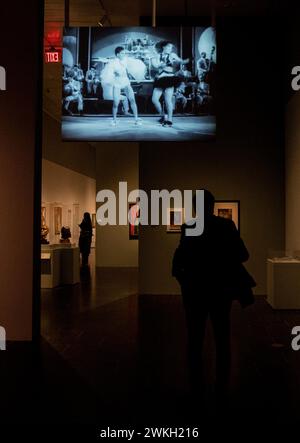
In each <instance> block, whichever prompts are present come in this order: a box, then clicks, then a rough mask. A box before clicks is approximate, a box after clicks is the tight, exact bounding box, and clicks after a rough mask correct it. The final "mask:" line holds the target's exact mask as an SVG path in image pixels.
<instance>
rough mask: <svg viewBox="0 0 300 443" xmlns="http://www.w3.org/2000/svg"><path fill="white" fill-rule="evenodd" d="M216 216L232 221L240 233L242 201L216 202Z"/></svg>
mask: <svg viewBox="0 0 300 443" xmlns="http://www.w3.org/2000/svg"><path fill="white" fill-rule="evenodd" d="M214 214H215V215H216V216H217V217H223V218H227V219H229V220H232V221H233V222H234V224H235V226H236V228H237V230H238V231H240V201H239V200H216V201H215V208H214Z"/></svg>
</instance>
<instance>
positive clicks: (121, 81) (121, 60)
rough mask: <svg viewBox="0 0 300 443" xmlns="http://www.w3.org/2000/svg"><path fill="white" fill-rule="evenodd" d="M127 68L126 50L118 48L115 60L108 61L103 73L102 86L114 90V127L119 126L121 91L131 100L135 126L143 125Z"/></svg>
mask: <svg viewBox="0 0 300 443" xmlns="http://www.w3.org/2000/svg"><path fill="white" fill-rule="evenodd" d="M127 67H128V63H127V58H126V54H125V49H124V48H123V47H122V46H118V47H117V48H116V49H115V58H113V59H111V60H109V61H108V63H107V64H106V65H105V67H104V69H103V71H102V73H101V82H102V84H103V83H104V84H109V85H111V86H112V88H113V90H112V96H113V108H112V114H113V121H112V125H113V126H115V125H116V124H117V113H118V107H119V103H120V100H121V96H122V94H121V91H124V94H125V95H126V97H127V98H128V100H129V103H130V106H131V109H132V112H133V115H134V120H135V124H136V125H140V124H141V120H140V119H139V118H138V109H137V105H136V101H135V96H134V92H133V89H132V87H131V84H130V80H129V77H128V70H127Z"/></svg>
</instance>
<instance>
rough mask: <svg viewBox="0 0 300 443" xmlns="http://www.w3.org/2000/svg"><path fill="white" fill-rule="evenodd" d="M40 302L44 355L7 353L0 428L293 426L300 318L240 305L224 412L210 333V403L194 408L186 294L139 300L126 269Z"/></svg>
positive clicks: (102, 272)
mask: <svg viewBox="0 0 300 443" xmlns="http://www.w3.org/2000/svg"><path fill="white" fill-rule="evenodd" d="M41 296H42V335H43V338H42V341H41V345H40V347H39V348H38V347H37V348H33V347H32V346H30V345H25V344H24V345H21V344H8V351H7V352H2V353H1V354H0V357H1V360H0V361H1V373H2V376H3V379H2V381H3V383H2V386H1V407H0V413H1V414H2V415H1V418H2V420H1V423H2V424H4V423H24V424H37V423H39V424H48V425H49V424H51V426H52V427H53V426H54V425H57V424H59V423H60V424H64V425H69V426H72V425H74V424H77V425H79V424H90V430H91V431H92V437H95V434H93V433H94V432H96V431H97V429H98V430H99V429H100V428H101V427H103V426H105V425H108V424H110V425H111V426H113V425H114V424H115V425H116V426H118V427H121V426H122V425H125V426H128V425H130V426H142V425H146V426H154V425H156V426H157V425H161V426H173V427H175V426H187V425H188V424H191V425H195V426H198V425H200V426H201V427H202V428H201V429H203V427H204V426H207V427H208V428H209V429H211V430H212V429H214V428H215V423H218V424H220V423H222V426H226V427H227V429H228V430H229V431H230V432H231V430H233V429H236V427H237V424H244V425H245V426H246V429H247V428H248V427H249V430H250V429H251V430H254V429H257V430H258V429H259V427H260V426H262V425H264V426H265V427H267V428H268V427H269V426H271V427H272V429H273V430H274V429H276V428H277V427H278V426H281V425H283V426H286V425H287V424H288V423H289V424H291V425H292V423H293V422H295V423H296V421H295V420H297V412H298V411H300V406H299V405H300V400H299V399H300V352H299V353H297V352H295V351H292V349H291V345H290V343H291V329H292V328H293V327H294V326H295V325H300V312H299V311H285V312H284V311H273V310H272V308H271V307H270V306H269V305H268V304H267V302H266V301H265V299H264V297H257V301H256V303H255V305H254V306H252V307H249V308H247V309H245V310H242V309H241V308H240V307H239V305H238V304H234V307H233V312H232V321H233V329H232V346H233V370H232V383H231V394H230V398H229V400H228V402H227V403H226V405H222V408H221V409H220V408H219V409H218V405H217V404H216V403H215V400H214V395H213V372H214V371H213V369H214V350H213V342H212V334H211V331H210V328H208V331H207V340H206V347H205V351H206V352H205V355H206V363H207V364H206V377H207V393H206V397H205V399H204V400H201V399H199V402H198V401H196V403H192V402H191V401H190V397H189V395H188V385H187V373H186V365H185V359H186V351H185V342H186V333H185V325H184V316H183V310H182V305H181V298H180V297H179V296H176V295H173V296H172V295H170V296H166V295H162V296H138V295H137V270H136V269H128V268H127V269H119V270H117V269H115V270H114V269H97V271H95V270H93V271H92V274H91V276H89V273H88V272H84V273H82V283H81V285H76V286H73V287H68V288H67V287H65V288H57V289H54V290H43V291H42V294H41ZM28 399H30V401H29V400H28ZM274 426H275V428H274ZM72 430H73V431H74V426H73V427H72ZM247 432H248V431H247ZM55 441H56V440H55ZM82 441H83V440H82ZM86 441H87V440H86ZM91 441H96V440H91Z"/></svg>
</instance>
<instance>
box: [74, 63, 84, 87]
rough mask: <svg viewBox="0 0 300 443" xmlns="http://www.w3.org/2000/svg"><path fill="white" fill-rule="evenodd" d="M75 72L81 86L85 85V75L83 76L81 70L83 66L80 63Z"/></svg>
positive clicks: (75, 67)
mask: <svg viewBox="0 0 300 443" xmlns="http://www.w3.org/2000/svg"><path fill="white" fill-rule="evenodd" d="M73 72H74V77H77V80H78V81H79V82H80V83H81V84H83V80H84V74H83V70H82V69H81V64H80V63H78V65H74V67H73Z"/></svg>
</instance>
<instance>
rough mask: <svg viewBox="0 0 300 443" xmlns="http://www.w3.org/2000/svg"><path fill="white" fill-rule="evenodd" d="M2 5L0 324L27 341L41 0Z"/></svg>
mask: <svg viewBox="0 0 300 443" xmlns="http://www.w3.org/2000/svg"><path fill="white" fill-rule="evenodd" d="M2 6H3V5H1V27H0V41H1V60H0V64H1V66H3V67H4V68H5V70H6V74H7V82H6V86H7V90H6V91H0V182H1V186H0V200H1V209H0V216H1V230H0V244H1V251H2V253H1V257H0V287H1V295H0V325H1V326H3V327H4V328H5V329H6V334H7V339H8V340H19V341H23V340H24V341H27V340H31V338H32V310H33V284H34V283H33V277H34V274H33V256H34V246H33V239H34V220H35V219H34V195H35V189H34V181H35V161H36V160H37V161H38V157H36V156H35V150H36V142H37V139H36V122H37V115H38V111H37V94H38V90H39V77H38V71H39V70H38V60H39V52H38V45H39V39H40V36H41V32H40V29H39V8H40V6H41V2H38V0H28V1H27V2H26V3H20V4H18V11H17V13H16V4H15V3H13V2H10V3H9V2H6V4H5V7H2ZM12 19H13V26H12ZM24 24H26V26H25V27H24ZM17 30H22V32H23V34H24V30H25V31H26V35H23V39H24V40H26V50H20V32H18V31H17ZM16 54H17V56H16ZM20 67H21V68H20ZM20 69H21V77H22V80H21V83H22V86H20ZM36 295H37V294H35V296H36Z"/></svg>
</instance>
